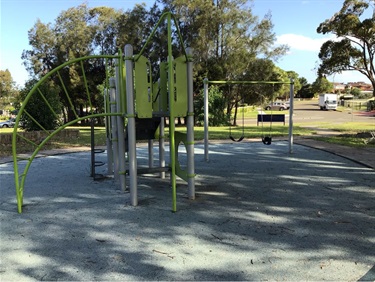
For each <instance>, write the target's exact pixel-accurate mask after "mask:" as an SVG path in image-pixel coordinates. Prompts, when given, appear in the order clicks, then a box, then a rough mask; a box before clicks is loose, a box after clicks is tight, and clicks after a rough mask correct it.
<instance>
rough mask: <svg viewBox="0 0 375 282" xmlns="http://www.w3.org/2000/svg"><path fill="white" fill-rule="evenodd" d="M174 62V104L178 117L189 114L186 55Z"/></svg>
mask: <svg viewBox="0 0 375 282" xmlns="http://www.w3.org/2000/svg"><path fill="white" fill-rule="evenodd" d="M173 64H174V70H175V73H174V79H175V83H174V88H175V89H174V93H173V94H174V99H173V105H171V106H172V107H173V109H174V113H175V116H176V117H185V116H186V115H187V102H188V91H187V65H186V57H185V56H181V57H178V58H177V59H175V60H174V61H173Z"/></svg>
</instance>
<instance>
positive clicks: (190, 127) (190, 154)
mask: <svg viewBox="0 0 375 282" xmlns="http://www.w3.org/2000/svg"><path fill="white" fill-rule="evenodd" d="M186 54H187V56H188V62H187V88H188V89H187V93H188V109H187V111H188V112H187V129H186V131H187V140H186V141H187V145H186V151H187V174H188V196H189V199H192V200H193V199H195V171H194V100H193V49H192V48H186Z"/></svg>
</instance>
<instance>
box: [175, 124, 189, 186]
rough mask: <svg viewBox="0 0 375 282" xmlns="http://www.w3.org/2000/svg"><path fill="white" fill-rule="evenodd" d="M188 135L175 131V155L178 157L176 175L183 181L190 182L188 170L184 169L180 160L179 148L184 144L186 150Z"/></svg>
mask: <svg viewBox="0 0 375 282" xmlns="http://www.w3.org/2000/svg"><path fill="white" fill-rule="evenodd" d="M186 140H187V134H186V133H184V132H179V131H175V155H176V164H175V168H176V175H177V176H179V177H180V178H181V179H183V180H185V181H186V182H187V181H188V174H187V170H186V169H185V170H184V169H182V168H181V165H180V161H179V159H178V147H179V145H180V144H181V143H182V144H183V145H184V146H185V148H186V144H185V142H186Z"/></svg>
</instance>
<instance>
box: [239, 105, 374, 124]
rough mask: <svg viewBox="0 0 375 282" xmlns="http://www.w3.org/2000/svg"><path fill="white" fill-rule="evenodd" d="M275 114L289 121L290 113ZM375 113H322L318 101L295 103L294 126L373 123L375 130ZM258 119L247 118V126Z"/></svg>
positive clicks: (240, 119) (347, 109) (277, 112)
mask: <svg viewBox="0 0 375 282" xmlns="http://www.w3.org/2000/svg"><path fill="white" fill-rule="evenodd" d="M273 113H274V114H280V113H284V114H285V115H286V123H288V121H289V110H288V111H282V112H279V111H273ZM374 115H375V113H374V112H372V113H371V114H370V113H368V112H359V111H357V110H352V109H351V108H342V107H340V108H339V110H337V111H322V110H320V108H319V107H318V101H315V100H314V101H295V103H294V115H293V124H306V125H307V124H308V125H310V124H311V125H314V123H323V122H324V123H333V124H340V123H346V122H365V123H367V122H368V123H373V124H374V128H375V117H374ZM256 123H257V122H256V118H245V125H248V126H250V125H254V124H256ZM237 124H238V125H242V118H241V117H239V118H238V120H237Z"/></svg>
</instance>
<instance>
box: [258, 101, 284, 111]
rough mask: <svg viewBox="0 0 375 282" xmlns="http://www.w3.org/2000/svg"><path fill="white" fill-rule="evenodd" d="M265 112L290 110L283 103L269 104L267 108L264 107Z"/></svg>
mask: <svg viewBox="0 0 375 282" xmlns="http://www.w3.org/2000/svg"><path fill="white" fill-rule="evenodd" d="M264 109H265V110H267V111H269V110H278V111H284V110H287V109H289V105H286V104H285V103H283V102H273V103H270V104H268V105H267V106H265V107H264Z"/></svg>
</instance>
